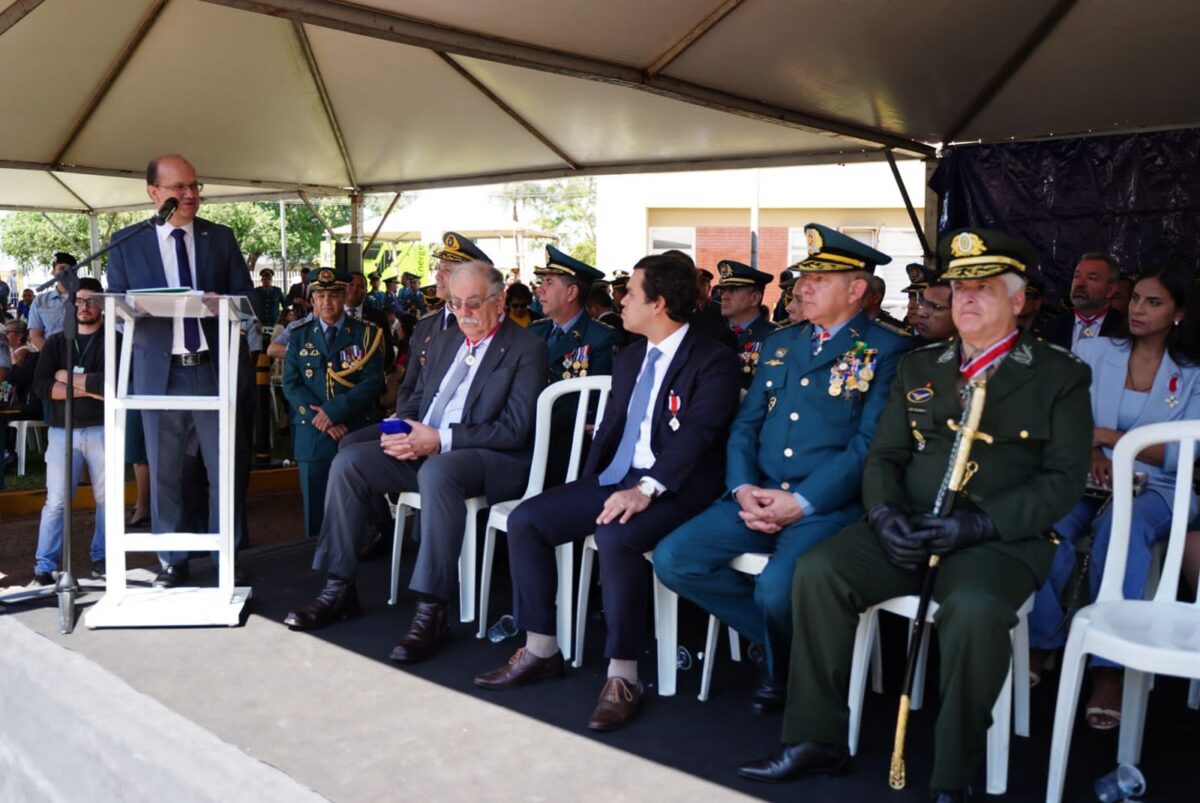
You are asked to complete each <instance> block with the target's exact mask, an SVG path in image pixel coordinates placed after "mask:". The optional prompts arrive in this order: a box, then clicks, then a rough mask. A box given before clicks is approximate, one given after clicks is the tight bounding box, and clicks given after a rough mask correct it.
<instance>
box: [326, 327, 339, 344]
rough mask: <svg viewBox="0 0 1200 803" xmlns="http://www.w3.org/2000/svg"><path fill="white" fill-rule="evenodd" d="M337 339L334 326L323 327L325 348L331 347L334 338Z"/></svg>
mask: <svg viewBox="0 0 1200 803" xmlns="http://www.w3.org/2000/svg"><path fill="white" fill-rule="evenodd" d="M335 337H337V327H336V326H326V327H325V348H326V349H328V348H330V347H331V346H332V345H333V340H334V338H335Z"/></svg>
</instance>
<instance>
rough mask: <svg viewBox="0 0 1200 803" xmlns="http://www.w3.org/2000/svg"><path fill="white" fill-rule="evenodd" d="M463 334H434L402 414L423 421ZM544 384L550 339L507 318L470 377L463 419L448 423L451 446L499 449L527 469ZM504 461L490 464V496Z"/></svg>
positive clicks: (456, 448)
mask: <svg viewBox="0 0 1200 803" xmlns="http://www.w3.org/2000/svg"><path fill="white" fill-rule="evenodd" d="M463 339H464V336H463V333H462V331H461V330H460V329H457V328H455V329H447V330H446V331H445V332H444V333H443V334H442V335H441V336H439V337H436V338H434V339H433V341H432V343H431V345H430V347H429V353H428V357H427V360H428V362H427V364H426V368H425V370H423V371H421V376H420V378H419V379H418V380H417V386H416V388H415V389H414V390H413V393H412V395H411V396H409V398H408V401H407V402H406V403H405V404H404V406H403V407H402V408H401V409H400V410H399V413H398V414H399V416H400V418H407V419H411V420H414V421H420V420H421V419H423V418H424V417H425V413H427V412H428V411H429V406H430V405H431V404H432V403H433V400H434V397H435V396H437V392H438V388H439V387H440V386H441V384H442V380H443V379H444V378H445V376H446V374H447V373H448V372H449V371H450V368H451V366H452V365H453V363H454V355H455V354H456V353H457V352H458V348H459V346H461V345H462V343H463ZM545 387H546V344H545V343H544V342H542V341H541V340H539V339H538V338H537V337H535V336H533V335H531V334H529V333H528V332H526V331H525V330H524V329H522V328H521V327H520V326H517V325H516V324H515V323H513V322H512V321H509V320H508V319H507V318H506V319H504V320H503V321H502V322H501V323H500V328H499V329H498V330H497V331H496V334H495V335H494V336H493V340H492V342H491V343H490V344H488V347H487V351H486V352H484V355H483V360H482V361H481V362H480V364H479V367H478V369H477V370H476V371H475V376H474V378H473V379H472V380H471V387H470V388H469V389H468V391H467V401H466V405H465V406H464V408H463V417H462V420H461V421H460V422H459V423H457V424H452V425H451V426H450V432H451V433H452V434H451V437H452V441H451V449H452V451H458V450H460V449H485V450H491V451H493V452H497V453H500V454H499V455H497V457H500V456H503V457H505V458H508V460H513V459H515V460H517V461H518V462H519V463H520V465H521V466H523V467H524V468H525V469H526V470H527V469H528V467H529V461H530V459H531V458H532V456H533V431H534V425H535V423H536V419H537V398H538V394H540V393H541V392H542V389H543V388H545ZM481 459H482V460H484V461H485V462H486V461H487V460H488V457H487V455H486V454H485V455H484V456H483V457H481ZM506 462H507V461H504V460H498V461H497V464H496V465H495V466H494V467H493V466H489V470H488V476H487V480H486V488H487V496H488V498H489V499H492V498H493V496H494V495H495V494H494V493H493V491H494V489H495V486H496V485H497V481H503V479H504V478H503V477H501V476H500V475H502V474H504V473H505V471H507V470H509V468H508V466H506V465H505V463H506ZM509 465H511V464H509ZM493 469H495V470H493ZM508 484H511V483H508Z"/></svg>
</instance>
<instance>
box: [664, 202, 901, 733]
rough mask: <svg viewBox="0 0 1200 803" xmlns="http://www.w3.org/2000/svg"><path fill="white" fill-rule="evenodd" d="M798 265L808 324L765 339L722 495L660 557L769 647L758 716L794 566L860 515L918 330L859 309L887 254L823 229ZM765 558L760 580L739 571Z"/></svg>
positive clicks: (772, 684) (778, 679) (687, 591)
mask: <svg viewBox="0 0 1200 803" xmlns="http://www.w3.org/2000/svg"><path fill="white" fill-rule="evenodd" d="M805 234H806V237H807V239H808V243H809V256H808V258H807V259H805V260H804V261H803V262H801V263H799V264H798V265H796V266H794V267H793V270H798V271H800V272H802V273H803V275H804V278H803V280H801V281H800V282H799V283H797V285H796V286H797V287H798V288H800V289H799V292H800V295H801V298H802V302H803V307H804V315H805V317H806V318H807V320H808V322H807V323H805V324H802V325H798V326H785V327H783V328H782V329H779V330H778V331H776V332H774V333H773V334H771V335H769V336H768V337H767V339H766V341H765V342H764V343H763V347H762V357H761V359H760V360H759V363H758V372H757V373H756V375H755V376H754V382H753V384H751V386H750V390H749V391H748V392H747V393H746V397H745V399H744V400H743V401H742V406H741V409H739V410H738V414H737V418H735V419H734V422H733V426H732V428H731V429H730V433H729V443H728V447H727V449H726V468H725V488H726V494H725V496H723V497H722V498H721V499H719V500H717V501H716V502H715V503H713V505H712V506H711V507H710V508H708V510H706V511H705V512H703V513H701V514H700V515H699V516H697V517H696V518H694V519H692V520H691V521H689V522H687V523H686V524H684V525H683V526H681V527H679V528H677V529H676V530H675V531H674V532H672V533H671V534H670V535H668V536H667V537H666V538H665V539H664V540H663V541H662V542H661V543H659V545H658V548H657V549H656V550H655V553H654V570H655V572H656V573H657V574H658V577H659V579H660V580H662V582H663V583H664V584H666V586H667V587H668V588H670V589H672V590H673V591H675V592H676V593H678V594H679V595H680V596H682V597H686V598H687V599H690V600H692V601H693V602H695V603H696V604H698V605H699V606H700V607H702V608H704V609H705V610H706V611H709V612H710V613H713V614H715V615H716V616H717V618H718V619H720V620H721V621H722V622H725V623H726V624H727V625H729V627H731V628H733V629H734V630H736V631H737V632H739V633H741V634H742V635H744V636H746V637H747V638H748V639H750V640H751V641H752V642H755V643H757V644H763V645H765V647H766V652H767V671H766V673H765V674H764V675H763V677H762V678H761V679H760V683H759V688H758V690H757V691H756V692H755V697H754V703H753V708H754V710H755V711H756V712H758V713H767V712H770V711H776V710H778V709H779V708H781V707H782V705H783V681H784V680H785V679H786V678H787V669H786V663H787V656H788V645H789V643H790V639H791V632H792V610H791V600H792V594H791V588H792V572H793V570H794V568H795V565H796V561H797V560H799V561H800V562H804V561H805V560H807V557H806V553H807V552H808V551H809V550H810V549H811V548H812V547H813V546H814V545H815V544H818V543H820V542H821V541H824V540H825V539H827V538H831V537H832V536H833V535H834V534H835V533H837V532H838V531H839V530H841V529H842V528H843V527H845V526H846V525H847V524H849V523H850V522H852V521H854V520H855V519H858V518H860V517H861V516H862V513H863V509H862V506H861V504H860V493H859V478H860V477H861V476H862V467H863V460H864V459H865V458H866V454H867V447H868V446H869V445H870V443H871V439H872V437H873V436H874V434H875V423H876V421H877V420H878V419H879V416H880V414H881V413H882V412H883V408H884V405H885V403H886V401H887V389H888V386H889V383H890V382H891V379H892V377H893V376H894V375H895V372H896V367H897V365H898V364H899V362H900V356H901V354H903V353H904V352H906V351H907V350H908V349H909V348H910V347H911V341H912V338H909V337H903V336H900V335H897V334H895V333H894V332H891V331H889V330H887V329H884V328H882V327H880V326H878V325H877V324H875V323H874V322H873V321H871V319H870V318H868V317H867V315H866V313H865V312H864V311H863V309H862V298H863V295H864V293H865V292H866V286H867V281H866V277H867V276H869V275H871V274H872V273H874V271H875V266H876V265H880V264H886V263H887V262H890V261H891V260H890V258H889V257H888V256H886V255H885V254H881V253H880V252H878V251H876V250H875V249H873V248H870V247H869V246H866V245H864V244H863V243H860V242H858V241H857V240H855V239H854V238H852V237H848V236H847V235H845V234H842V233H840V232H837V231H834V230H832V229H829V228H827V227H825V226H821V225H819V224H811V223H810V224H809V225H808V227H807V228H806V230H805ZM744 552H766V553H770V555H771V558H770V560H769V561H768V563H767V566H766V568H765V569H764V570H763V571H762V572H761V573H760V574H758V575H757V576H754V577H751V576H749V575H746V574H743V573H742V572H739V571H736V570H734V569H733V568H731V567H730V565H729V562H730V561H731V560H732V559H733V558H735V557H737V556H738V555H740V554H742V553H744Z"/></svg>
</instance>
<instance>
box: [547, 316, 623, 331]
mask: <svg viewBox="0 0 1200 803" xmlns="http://www.w3.org/2000/svg"><path fill="white" fill-rule="evenodd" d="M533 323H537V321H534V322H533ZM533 323H531V324H530V326H532V325H533ZM588 326H599V327H601V328H603V329H607V330H609V331H610V332H615V331H617V330H616V329H615V328H614V327H613V326H612V325H610V324H607V323H605V322H604V321H602V320H600V319H599V318H592V320H591V322H590V323H589V324H588Z"/></svg>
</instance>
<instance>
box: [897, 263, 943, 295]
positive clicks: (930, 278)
mask: <svg viewBox="0 0 1200 803" xmlns="http://www.w3.org/2000/svg"><path fill="white" fill-rule="evenodd" d="M904 272H905V273H907V274H908V287H905V288H904V290H903V291H902V292H905V293H921V292H924V291H925V290H928V289H929V288H930V287H932V286H934V285H935V284H938V283H939V282H941V279H940V278H939V277H938V275H937V268H927V267H925V266H924V265H922V264H921V263H920V262H909V263H908V264H907V265H905V266H904Z"/></svg>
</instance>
